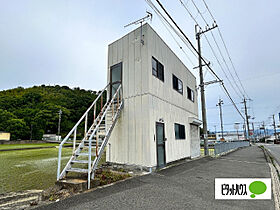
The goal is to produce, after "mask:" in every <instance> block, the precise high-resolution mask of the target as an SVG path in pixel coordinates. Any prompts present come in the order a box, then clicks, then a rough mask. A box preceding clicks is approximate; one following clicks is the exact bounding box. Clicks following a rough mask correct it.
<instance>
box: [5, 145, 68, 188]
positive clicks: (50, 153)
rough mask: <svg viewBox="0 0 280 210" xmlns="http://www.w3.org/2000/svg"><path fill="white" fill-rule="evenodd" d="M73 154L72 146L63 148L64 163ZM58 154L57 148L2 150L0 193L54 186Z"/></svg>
mask: <svg viewBox="0 0 280 210" xmlns="http://www.w3.org/2000/svg"><path fill="white" fill-rule="evenodd" d="M1 146H2V145H1ZM71 154H72V148H63V153H62V164H63V165H65V164H66V162H67V161H68V160H69V157H70V156H71ZM57 155H58V149H57V148H47V149H34V150H14V151H5V152H0V168H1V170H0V178H1V182H0V193H4V192H12V191H21V190H30V189H47V188H48V187H50V186H52V185H53V184H54V183H55V181H56V172H57Z"/></svg>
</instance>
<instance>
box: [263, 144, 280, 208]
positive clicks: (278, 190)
mask: <svg viewBox="0 0 280 210" xmlns="http://www.w3.org/2000/svg"><path fill="white" fill-rule="evenodd" d="M260 148H261V149H262V150H263V152H264V155H265V158H266V161H267V162H268V165H269V168H270V172H271V179H272V190H273V192H274V193H273V195H274V203H275V209H276V210H280V181H279V173H280V171H279V169H280V167H279V165H278V163H276V161H274V159H273V158H272V157H273V156H272V155H271V153H270V152H269V151H268V150H267V149H266V148H265V147H261V146H260Z"/></svg>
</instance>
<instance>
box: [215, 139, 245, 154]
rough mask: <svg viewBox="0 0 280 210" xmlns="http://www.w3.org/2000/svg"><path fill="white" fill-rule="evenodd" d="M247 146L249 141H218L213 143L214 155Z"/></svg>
mask: <svg viewBox="0 0 280 210" xmlns="http://www.w3.org/2000/svg"><path fill="white" fill-rule="evenodd" d="M247 146H250V143H249V141H232V142H219V143H216V144H215V145H214V155H215V156H217V155H222V154H224V153H227V152H230V151H231V150H234V149H237V148H240V147H247Z"/></svg>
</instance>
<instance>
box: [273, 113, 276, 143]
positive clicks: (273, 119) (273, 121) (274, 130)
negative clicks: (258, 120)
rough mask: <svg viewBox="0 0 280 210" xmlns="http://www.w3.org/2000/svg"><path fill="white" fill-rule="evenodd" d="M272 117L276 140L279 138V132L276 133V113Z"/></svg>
mask: <svg viewBox="0 0 280 210" xmlns="http://www.w3.org/2000/svg"><path fill="white" fill-rule="evenodd" d="M272 117H273V127H274V136H275V140H276V139H277V133H276V124H275V115H272Z"/></svg>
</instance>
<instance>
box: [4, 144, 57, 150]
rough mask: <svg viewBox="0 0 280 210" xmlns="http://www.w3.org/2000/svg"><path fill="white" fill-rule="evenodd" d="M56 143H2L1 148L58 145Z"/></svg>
mask: <svg viewBox="0 0 280 210" xmlns="http://www.w3.org/2000/svg"><path fill="white" fill-rule="evenodd" d="M58 145H59V144H56V143H33V144H1V145H0V150H6V149H24V148H35V147H51V146H58Z"/></svg>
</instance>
